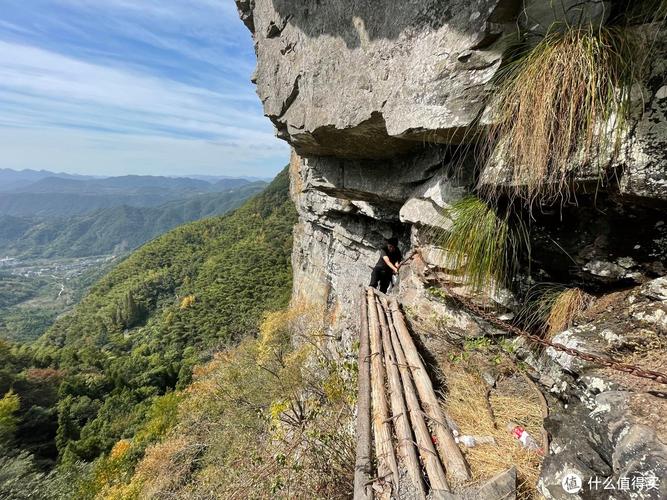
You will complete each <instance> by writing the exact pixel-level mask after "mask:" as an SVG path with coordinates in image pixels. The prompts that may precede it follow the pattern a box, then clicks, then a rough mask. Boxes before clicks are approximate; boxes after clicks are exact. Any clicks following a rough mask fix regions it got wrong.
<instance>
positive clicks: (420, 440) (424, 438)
mask: <svg viewBox="0 0 667 500" xmlns="http://www.w3.org/2000/svg"><path fill="white" fill-rule="evenodd" d="M390 314H391V313H390ZM389 329H390V331H391V343H392V347H393V349H394V352H395V353H396V361H397V364H398V369H399V372H400V374H401V379H402V381H403V391H404V394H405V400H406V402H407V406H408V413H409V414H410V422H411V423H412V429H413V431H414V433H415V440H416V442H417V446H418V447H419V454H420V456H421V458H422V462H423V463H424V467H425V468H426V474H427V475H428V479H429V482H430V484H431V488H432V489H433V490H434V493H435V492H437V493H440V492H446V491H449V485H448V484H447V476H446V475H445V470H444V469H443V467H442V464H441V463H440V459H439V458H438V452H437V451H436V449H435V446H434V445H433V440H432V439H431V432H430V431H429V429H428V426H427V425H426V421H425V420H424V414H423V413H422V410H421V406H420V405H419V399H418V397H417V391H416V390H415V385H414V382H413V381H412V375H411V371H410V368H409V366H408V364H407V363H406V359H405V354H404V353H403V349H402V348H401V343H400V341H399V340H398V335H397V334H396V328H395V327H394V324H393V321H392V322H390V323H389ZM436 498H437V497H436Z"/></svg>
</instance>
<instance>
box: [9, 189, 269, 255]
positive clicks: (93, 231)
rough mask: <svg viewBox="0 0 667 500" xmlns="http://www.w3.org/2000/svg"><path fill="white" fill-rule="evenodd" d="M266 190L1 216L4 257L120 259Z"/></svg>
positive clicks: (225, 192)
mask: <svg viewBox="0 0 667 500" xmlns="http://www.w3.org/2000/svg"><path fill="white" fill-rule="evenodd" d="M265 186H266V183H264V182H253V183H249V182H246V183H245V184H244V185H241V186H239V187H234V188H232V189H227V190H225V191H221V192H215V193H205V194H200V195H197V196H188V197H186V198H183V199H179V200H171V201H168V202H166V203H164V204H162V205H159V206H155V207H133V206H127V205H121V206H111V207H107V208H102V209H99V210H95V211H93V212H89V213H86V214H82V215H74V216H68V217H43V216H42V217H40V216H32V217H17V216H13V215H0V257H2V256H20V257H43V258H51V257H86V256H90V255H102V254H110V253H115V254H122V253H125V252H128V251H130V250H133V249H135V248H137V247H139V246H140V245H142V244H143V243H145V242H146V241H149V240H151V239H153V238H155V237H156V236H159V235H160V234H162V233H164V232H166V231H168V230H169V229H172V228H174V227H176V226H179V225H181V224H184V223H186V222H190V221H194V220H199V219H202V218H205V217H210V216H213V215H221V214H224V213H226V212H228V211H230V210H233V209H234V208H236V207H238V206H240V205H241V204H242V203H243V202H244V201H245V200H246V199H247V198H249V197H251V196H253V195H255V194H257V193H259V192H260V191H262V190H263V189H264V187H265ZM62 196H63V202H64V203H67V201H68V200H71V199H72V195H62ZM75 199H77V200H78V198H75Z"/></svg>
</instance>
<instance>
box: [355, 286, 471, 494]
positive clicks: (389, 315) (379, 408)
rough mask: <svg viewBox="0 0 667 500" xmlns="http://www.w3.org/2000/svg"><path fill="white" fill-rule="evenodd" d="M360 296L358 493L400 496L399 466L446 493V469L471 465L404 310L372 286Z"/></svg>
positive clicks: (419, 484) (424, 490)
mask: <svg viewBox="0 0 667 500" xmlns="http://www.w3.org/2000/svg"><path fill="white" fill-rule="evenodd" d="M361 303H362V307H361V325H360V326H361V328H360V339H359V378H358V380H359V386H358V390H359V392H358V399H357V429H356V431H357V450H356V464H355V477H354V498H355V500H362V499H363V500H366V499H371V498H373V496H374V494H375V495H377V496H378V497H379V498H389V497H396V495H397V493H398V491H399V481H400V480H401V478H400V474H399V467H400V468H401V470H404V471H406V474H405V475H406V476H407V478H406V480H409V481H411V483H412V488H411V490H412V491H414V492H416V494H417V496H419V497H421V498H426V495H427V494H428V493H430V494H431V497H432V498H446V497H448V496H449V494H448V492H449V491H450V485H449V484H448V482H447V473H449V476H450V478H453V479H455V480H457V481H466V480H469V479H470V471H469V468H468V466H467V464H466V462H465V459H464V458H463V455H462V453H461V451H460V449H459V447H458V445H457V444H456V442H455V440H454V437H453V435H452V432H451V429H450V428H449V426H448V424H447V420H446V418H445V415H444V412H443V411H442V408H441V406H440V404H439V402H438V398H437V396H436V393H435V391H434V389H433V384H432V382H431V379H430V377H429V375H428V372H427V371H426V368H425V366H424V362H423V361H422V359H421V357H420V356H419V353H418V351H417V348H416V346H415V343H414V341H413V340H412V337H411V336H410V332H409V331H408V327H407V324H406V321H405V317H404V316H403V313H402V312H401V310H400V308H399V306H398V303H397V301H396V299H394V298H390V297H387V296H385V295H384V294H382V293H380V292H378V291H376V290H374V289H372V288H367V289H365V290H363V296H362V300H361ZM387 395H389V398H387ZM388 399H389V401H388Z"/></svg>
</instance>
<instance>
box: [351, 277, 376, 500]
mask: <svg viewBox="0 0 667 500" xmlns="http://www.w3.org/2000/svg"><path fill="white" fill-rule="evenodd" d="M360 302H361V325H360V328H359V363H358V368H359V374H358V376H357V385H358V393H357V458H356V463H355V465H354V500H372V498H373V490H372V488H371V487H370V480H371V471H372V466H371V460H372V447H371V379H370V362H371V359H370V345H369V335H368V299H367V296H366V292H365V291H364V290H363V289H362V293H361V301H360Z"/></svg>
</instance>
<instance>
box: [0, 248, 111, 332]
mask: <svg viewBox="0 0 667 500" xmlns="http://www.w3.org/2000/svg"><path fill="white" fill-rule="evenodd" d="M118 260H120V259H119V257H118V256H116V255H98V256H93V257H79V258H49V259H44V258H41V259H30V258H27V259H25V258H12V257H3V258H0V339H4V340H10V341H15V342H29V341H33V340H35V339H37V338H38V337H39V336H40V335H41V334H42V333H44V331H46V329H47V328H48V327H49V326H50V325H51V323H53V321H54V320H55V319H56V318H58V317H59V316H60V315H62V314H64V313H65V312H67V311H68V310H69V309H70V308H71V307H73V306H74V305H75V304H76V303H77V302H78V301H79V300H80V299H81V297H82V295H83V294H84V292H85V290H86V289H87V288H88V287H89V286H90V285H91V284H92V283H93V282H94V281H95V280H96V279H97V278H99V277H100V276H102V275H103V274H104V272H105V271H106V270H108V269H109V268H110V267H111V266H113V265H114V264H115V263H116V262H118Z"/></svg>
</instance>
